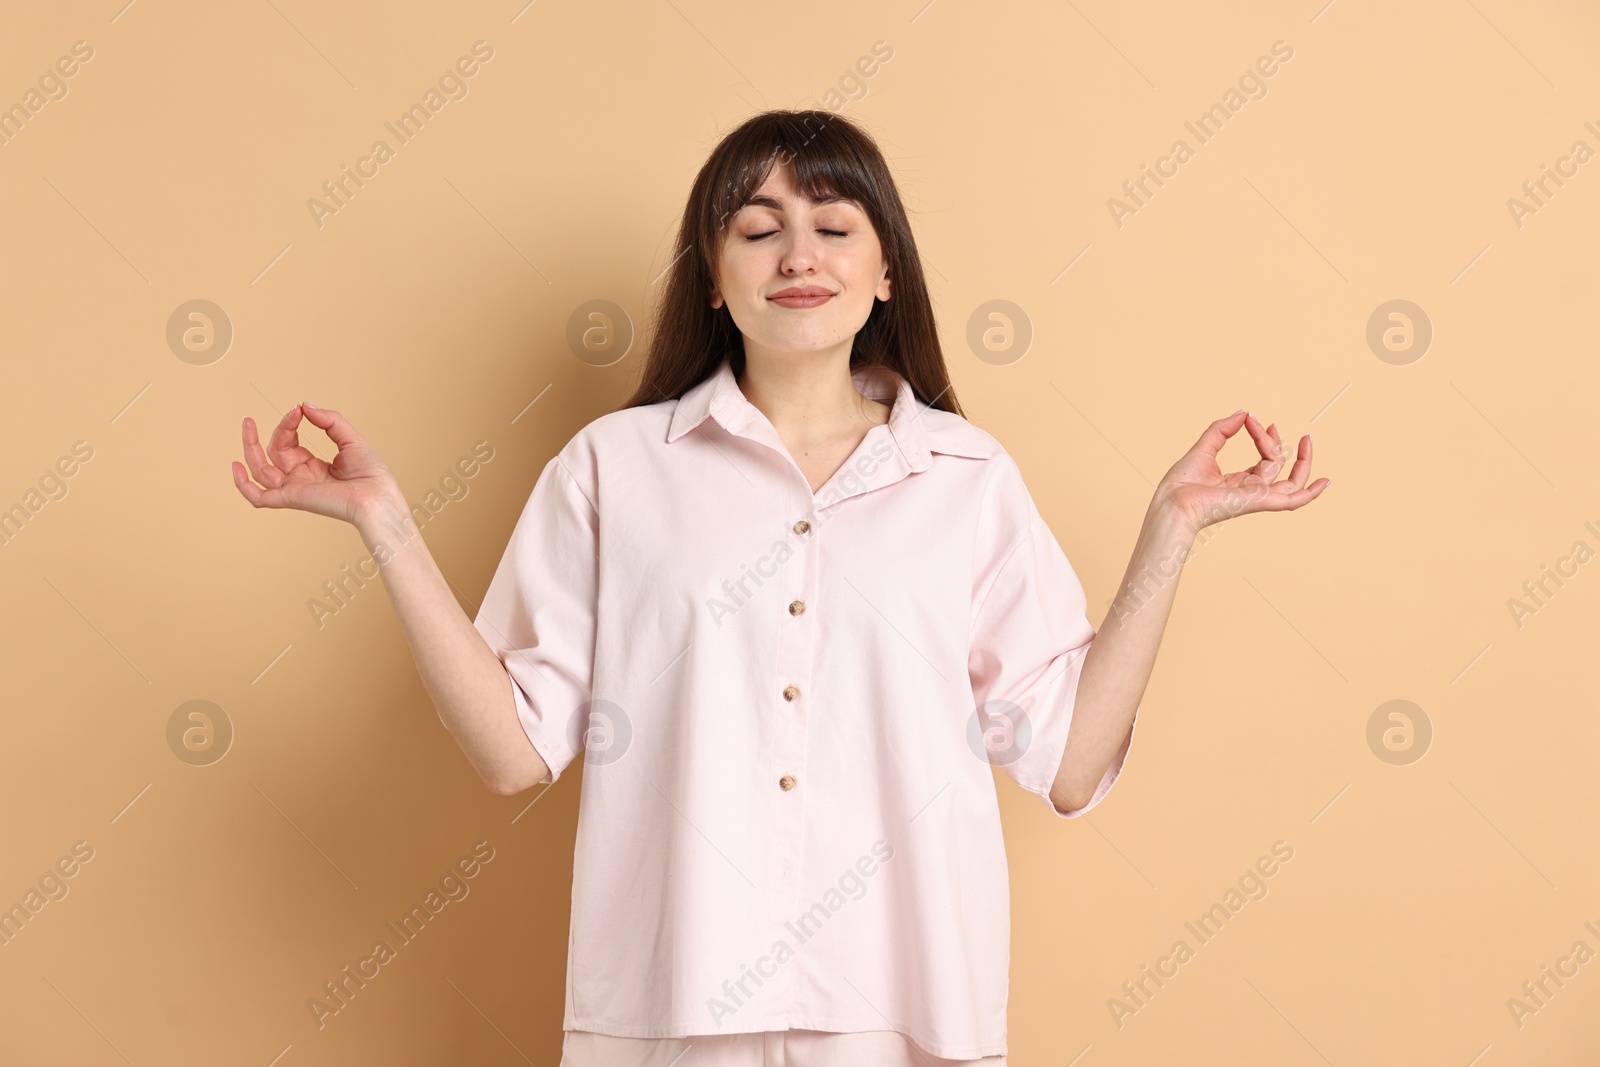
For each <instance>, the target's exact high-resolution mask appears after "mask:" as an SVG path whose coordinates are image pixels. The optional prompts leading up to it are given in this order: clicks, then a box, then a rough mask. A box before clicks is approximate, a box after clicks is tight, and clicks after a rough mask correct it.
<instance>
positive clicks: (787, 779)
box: [778, 774, 794, 792]
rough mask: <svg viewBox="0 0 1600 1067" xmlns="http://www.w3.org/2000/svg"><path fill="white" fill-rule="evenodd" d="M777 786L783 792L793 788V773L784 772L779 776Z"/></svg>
mask: <svg viewBox="0 0 1600 1067" xmlns="http://www.w3.org/2000/svg"><path fill="white" fill-rule="evenodd" d="M778 788H779V789H782V790H783V791H784V792H788V791H789V790H791V789H793V788H794V775H792V774H786V775H784V776H783V777H782V778H779V779H778Z"/></svg>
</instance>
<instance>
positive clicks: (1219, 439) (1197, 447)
mask: <svg viewBox="0 0 1600 1067" xmlns="http://www.w3.org/2000/svg"><path fill="white" fill-rule="evenodd" d="M1248 414H1249V412H1247V411H1245V410H1244V409H1243V408H1241V409H1239V410H1238V411H1235V412H1234V413H1233V414H1232V415H1229V416H1228V417H1227V418H1225V419H1218V420H1217V421H1216V422H1213V423H1212V424H1211V425H1210V426H1207V427H1206V429H1205V432H1204V433H1202V434H1201V435H1200V437H1199V439H1198V440H1196V441H1195V443H1194V445H1193V447H1191V448H1190V449H1189V451H1190V452H1206V453H1209V454H1210V455H1212V456H1215V455H1216V454H1217V453H1218V452H1220V451H1222V446H1223V445H1225V444H1227V443H1228V438H1230V437H1232V436H1233V435H1234V434H1236V433H1238V432H1239V427H1241V426H1243V425H1244V420H1245V416H1246V415H1248Z"/></svg>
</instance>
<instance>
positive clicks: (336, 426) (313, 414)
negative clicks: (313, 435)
mask: <svg viewBox="0 0 1600 1067" xmlns="http://www.w3.org/2000/svg"><path fill="white" fill-rule="evenodd" d="M301 407H302V408H303V410H304V411H305V416H306V420H307V421H308V422H310V423H311V425H313V426H315V427H316V428H317V429H319V430H321V431H322V432H323V433H325V434H327V435H328V440H330V441H332V442H333V443H334V444H336V445H338V446H339V448H340V449H341V450H342V449H344V448H345V447H346V446H347V445H365V444H366V443H367V442H366V439H365V438H363V437H362V436H361V435H360V434H359V433H357V432H356V428H355V427H354V426H351V425H350V420H349V419H346V418H345V417H344V416H343V415H341V414H339V413H338V412H337V411H334V410H333V409H332V408H319V407H312V406H311V405H310V404H302V405H301Z"/></svg>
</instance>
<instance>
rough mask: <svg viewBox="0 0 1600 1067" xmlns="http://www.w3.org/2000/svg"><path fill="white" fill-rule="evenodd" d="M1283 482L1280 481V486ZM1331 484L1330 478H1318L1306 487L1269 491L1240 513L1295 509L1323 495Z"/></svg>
mask: <svg viewBox="0 0 1600 1067" xmlns="http://www.w3.org/2000/svg"><path fill="white" fill-rule="evenodd" d="M1283 484H1284V483H1282V482H1279V483H1278V486H1282V485H1283ZM1331 484H1332V482H1331V480H1330V479H1327V478H1318V479H1317V480H1316V481H1314V482H1312V483H1311V484H1310V485H1309V486H1307V487H1306V488H1304V489H1293V490H1290V491H1289V492H1286V493H1279V492H1274V493H1269V494H1267V495H1265V496H1263V497H1262V498H1261V499H1260V500H1258V501H1256V502H1254V503H1252V504H1249V505H1247V506H1246V507H1245V508H1244V509H1243V510H1241V511H1240V512H1239V514H1241V515H1248V514H1250V513H1251V512H1253V511H1293V510H1295V509H1296V508H1300V507H1304V506H1305V505H1307V504H1309V503H1311V501H1313V500H1315V499H1317V497H1319V496H1321V495H1322V491H1323V490H1324V489H1326V488H1327V487H1328V486H1329V485H1331ZM1274 488H1276V487H1274Z"/></svg>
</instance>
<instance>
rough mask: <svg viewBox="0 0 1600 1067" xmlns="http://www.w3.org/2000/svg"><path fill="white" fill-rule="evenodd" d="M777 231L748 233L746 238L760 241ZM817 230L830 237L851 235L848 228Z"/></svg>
mask: <svg viewBox="0 0 1600 1067" xmlns="http://www.w3.org/2000/svg"><path fill="white" fill-rule="evenodd" d="M777 232H778V231H777V230H768V231H767V232H766V233H752V234H748V235H746V237H745V240H746V241H759V240H761V239H762V238H763V237H771V236H772V235H773V234H775V233H777ZM817 232H818V233H825V234H827V235H828V236H829V237H849V236H850V232H849V231H848V230H818V231H817Z"/></svg>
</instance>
